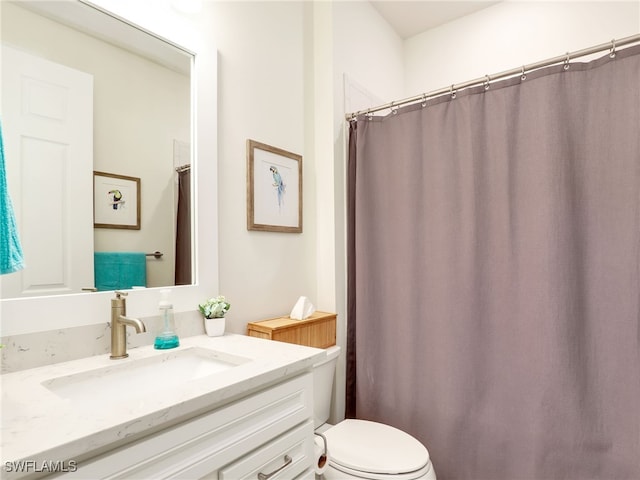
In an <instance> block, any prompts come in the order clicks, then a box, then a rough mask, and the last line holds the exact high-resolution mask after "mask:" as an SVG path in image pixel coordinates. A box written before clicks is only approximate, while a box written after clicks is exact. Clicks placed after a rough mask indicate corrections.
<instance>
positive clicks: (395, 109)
mask: <svg viewBox="0 0 640 480" xmlns="http://www.w3.org/2000/svg"><path fill="white" fill-rule="evenodd" d="M393 103H394V102H391V106H390V108H391V113H392V114H393V115H395V114H397V113H398V106H397V105H394V104H393Z"/></svg>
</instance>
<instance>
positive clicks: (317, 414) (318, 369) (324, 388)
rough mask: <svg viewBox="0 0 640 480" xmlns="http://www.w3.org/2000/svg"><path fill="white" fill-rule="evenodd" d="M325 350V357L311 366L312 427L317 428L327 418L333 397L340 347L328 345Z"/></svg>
mask: <svg viewBox="0 0 640 480" xmlns="http://www.w3.org/2000/svg"><path fill="white" fill-rule="evenodd" d="M325 352H327V357H326V358H323V359H322V361H321V362H319V363H316V364H315V365H314V366H313V400H314V402H313V410H314V411H313V414H314V415H313V416H314V422H315V426H314V428H318V427H319V426H320V425H322V424H323V423H326V422H327V420H329V414H330V412H331V399H332V398H333V395H332V393H333V378H334V377H335V373H336V363H337V362H338V356H339V355H340V347H338V346H334V347H330V348H327V349H326V350H325Z"/></svg>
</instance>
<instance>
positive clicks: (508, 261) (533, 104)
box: [347, 47, 640, 480]
mask: <svg viewBox="0 0 640 480" xmlns="http://www.w3.org/2000/svg"><path fill="white" fill-rule="evenodd" d="M639 138H640V47H632V48H628V49H625V50H623V51H618V52H617V55H616V56H615V58H610V57H609V56H608V55H607V56H605V57H603V58H600V59H598V60H594V61H592V62H589V63H574V62H572V63H571V64H570V66H569V68H568V69H566V70H565V68H563V66H562V65H559V66H554V67H549V68H546V69H543V70H540V71H537V72H532V73H529V74H527V76H526V79H524V80H523V79H521V78H520V77H517V78H512V79H508V80H504V81H501V82H497V83H495V84H491V85H490V86H489V89H488V90H485V88H484V87H482V86H480V87H477V88H473V89H469V90H465V91H461V92H457V94H456V97H455V98H451V97H450V96H448V95H447V96H445V97H440V98H437V99H434V100H431V101H429V102H428V104H427V105H426V106H423V105H421V104H415V105H411V106H408V107H405V108H402V109H400V110H399V111H398V112H397V113H396V114H389V115H387V116H385V117H372V118H370V119H369V118H367V117H366V116H362V117H359V118H358V119H357V121H355V122H352V124H351V136H350V148H349V149H350V154H349V167H348V169H349V230H348V232H349V233H348V234H349V250H348V251H349V254H348V257H349V282H348V284H349V293H348V313H349V318H348V344H347V364H348V365H347V369H348V370H347V376H348V380H347V409H348V412H347V413H348V416H355V417H358V418H364V419H370V420H375V421H380V422H384V423H388V424H391V425H394V426H396V427H398V428H401V429H403V430H405V431H407V432H408V433H410V434H412V435H414V436H415V437H417V438H418V439H419V440H421V441H422V442H423V443H424V444H425V445H426V446H427V448H428V449H429V451H430V454H431V457H432V461H433V464H434V466H435V469H436V473H437V474H438V478H439V479H440V480H444V479H470V480H471V479H472V480H482V479H486V480H500V479H504V480H529V479H531V480H541V479H571V480H588V479H597V480H608V479H636V480H637V479H640V140H639Z"/></svg>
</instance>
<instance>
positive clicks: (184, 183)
mask: <svg viewBox="0 0 640 480" xmlns="http://www.w3.org/2000/svg"><path fill="white" fill-rule="evenodd" d="M191 277H192V276H191V168H190V167H189V168H185V169H181V170H180V171H179V172H178V214H177V218H176V268H175V284H176V285H191V284H192V283H193V279H192V278H191Z"/></svg>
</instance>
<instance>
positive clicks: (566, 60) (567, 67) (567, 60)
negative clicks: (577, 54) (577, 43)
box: [562, 52, 571, 70]
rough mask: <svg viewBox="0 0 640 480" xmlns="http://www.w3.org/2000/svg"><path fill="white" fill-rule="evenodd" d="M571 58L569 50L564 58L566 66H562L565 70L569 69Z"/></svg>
mask: <svg viewBox="0 0 640 480" xmlns="http://www.w3.org/2000/svg"><path fill="white" fill-rule="evenodd" d="M569 60H571V58H570V57H569V52H567V58H566V59H565V60H564V66H563V67H562V68H564V69H565V70H569Z"/></svg>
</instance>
